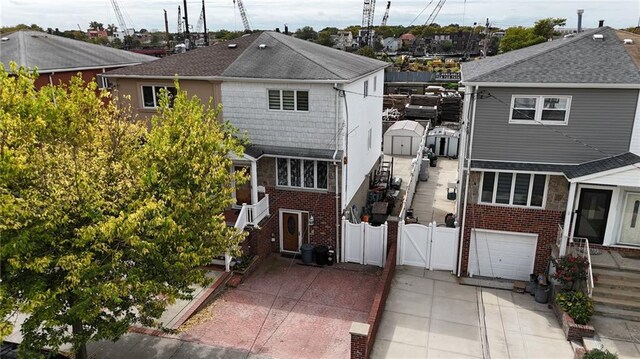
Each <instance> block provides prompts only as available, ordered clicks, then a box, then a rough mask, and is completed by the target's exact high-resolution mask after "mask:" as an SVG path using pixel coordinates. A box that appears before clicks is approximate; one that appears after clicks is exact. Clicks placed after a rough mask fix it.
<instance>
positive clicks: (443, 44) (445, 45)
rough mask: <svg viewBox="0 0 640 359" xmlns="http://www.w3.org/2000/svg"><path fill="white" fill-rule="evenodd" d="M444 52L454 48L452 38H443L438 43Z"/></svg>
mask: <svg viewBox="0 0 640 359" xmlns="http://www.w3.org/2000/svg"><path fill="white" fill-rule="evenodd" d="M438 45H439V46H440V48H441V49H442V51H443V52H449V51H451V49H453V42H451V40H442V41H440V42H439V43H438Z"/></svg>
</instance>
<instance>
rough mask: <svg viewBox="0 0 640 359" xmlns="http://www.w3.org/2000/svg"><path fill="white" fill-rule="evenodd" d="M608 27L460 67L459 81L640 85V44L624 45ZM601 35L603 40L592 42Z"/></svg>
mask: <svg viewBox="0 0 640 359" xmlns="http://www.w3.org/2000/svg"><path fill="white" fill-rule="evenodd" d="M619 33H620V32H619V31H617V30H615V29H612V28H610V27H602V28H596V29H591V30H587V31H585V32H583V33H580V34H577V35H575V36H574V37H570V38H561V39H556V40H553V41H550V42H545V43H542V44H538V45H534V46H530V47H526V48H523V49H519V50H514V51H510V52H507V53H505V54H501V55H497V56H493V57H488V58H486V59H482V60H477V61H472V62H467V63H464V64H463V65H462V81H463V82H467V83H469V82H472V83H482V82H498V83H500V82H504V83H514V82H516V83H608V84H639V83H640V68H639V67H638V66H637V65H636V62H635V61H634V58H633V56H635V55H634V52H637V47H640V44H639V43H638V42H637V41H636V42H634V44H632V45H624V44H623V42H622V40H621V39H620V38H619V36H618V34H619ZM594 34H602V35H603V36H604V40H594V39H593V35H594Z"/></svg>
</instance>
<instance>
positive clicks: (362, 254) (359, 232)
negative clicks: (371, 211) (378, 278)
mask: <svg viewBox="0 0 640 359" xmlns="http://www.w3.org/2000/svg"><path fill="white" fill-rule="evenodd" d="M342 233H343V240H344V244H343V246H342V248H343V256H342V258H344V261H345V262H352V263H360V264H371V265H376V266H379V267H384V264H385V261H386V259H387V258H386V257H387V256H386V254H387V250H386V249H387V224H386V223H385V224H383V225H381V226H378V227H374V226H372V225H370V224H369V223H367V222H362V223H358V224H356V223H351V222H348V221H347V220H346V219H345V218H344V217H343V218H342Z"/></svg>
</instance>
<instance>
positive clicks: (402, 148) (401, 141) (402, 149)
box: [391, 136, 417, 156]
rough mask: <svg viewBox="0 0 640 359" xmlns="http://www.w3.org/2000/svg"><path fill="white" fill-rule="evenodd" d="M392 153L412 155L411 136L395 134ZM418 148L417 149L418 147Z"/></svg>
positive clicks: (392, 138)
mask: <svg viewBox="0 0 640 359" xmlns="http://www.w3.org/2000/svg"><path fill="white" fill-rule="evenodd" d="M391 141H392V142H393V149H392V154H394V155H400V156H411V137H410V136H393V137H391ZM416 150H417V149H416Z"/></svg>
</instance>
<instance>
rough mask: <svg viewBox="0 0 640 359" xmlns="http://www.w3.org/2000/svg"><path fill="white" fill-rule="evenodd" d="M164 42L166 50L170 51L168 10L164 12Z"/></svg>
mask: <svg viewBox="0 0 640 359" xmlns="http://www.w3.org/2000/svg"><path fill="white" fill-rule="evenodd" d="M164 41H165V49H166V50H169V19H167V10H164Z"/></svg>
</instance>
